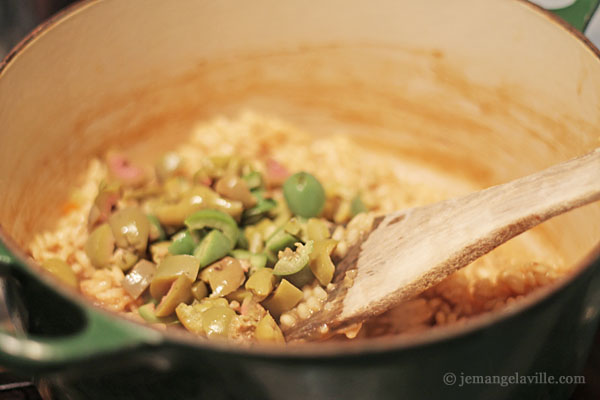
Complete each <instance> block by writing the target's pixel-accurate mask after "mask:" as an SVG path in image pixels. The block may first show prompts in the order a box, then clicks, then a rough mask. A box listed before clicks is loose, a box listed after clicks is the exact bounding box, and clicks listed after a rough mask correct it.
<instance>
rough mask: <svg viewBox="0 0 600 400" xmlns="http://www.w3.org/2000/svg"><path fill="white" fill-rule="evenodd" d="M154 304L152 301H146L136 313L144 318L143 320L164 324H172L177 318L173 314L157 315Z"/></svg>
mask: <svg viewBox="0 0 600 400" xmlns="http://www.w3.org/2000/svg"><path fill="white" fill-rule="evenodd" d="M155 312H156V305H155V304H154V303H152V302H150V303H146V304H144V305H143V306H140V307H139V308H138V314H139V315H140V317H142V318H143V319H144V321H146V322H148V323H149V324H165V325H173V324H176V323H177V322H178V321H177V318H175V317H174V316H169V317H162V318H161V317H157V316H156V314H155Z"/></svg>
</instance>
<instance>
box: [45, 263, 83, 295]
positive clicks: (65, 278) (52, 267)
mask: <svg viewBox="0 0 600 400" xmlns="http://www.w3.org/2000/svg"><path fill="white" fill-rule="evenodd" d="M41 265H42V267H43V268H44V269H45V270H46V271H48V272H50V273H51V274H52V275H54V276H55V277H57V278H58V279H60V280H61V281H62V282H63V283H66V284H67V285H69V286H71V287H73V288H76V287H77V286H78V285H77V276H75V272H73V269H72V268H71V267H70V266H69V264H67V263H66V262H65V261H63V260H61V259H60V258H50V259H48V260H46V261H43V262H42V264H41Z"/></svg>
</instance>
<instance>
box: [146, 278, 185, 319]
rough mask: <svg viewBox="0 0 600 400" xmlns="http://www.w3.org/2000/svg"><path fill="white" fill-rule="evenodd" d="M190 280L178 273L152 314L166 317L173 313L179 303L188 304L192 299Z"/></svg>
mask: <svg viewBox="0 0 600 400" xmlns="http://www.w3.org/2000/svg"><path fill="white" fill-rule="evenodd" d="M192 299H193V296H192V281H191V280H190V279H189V278H188V277H187V276H186V275H179V276H178V277H177V279H176V280H175V282H173V283H172V284H171V288H170V289H169V291H168V292H167V294H165V295H164V296H163V298H162V299H161V301H160V303H159V304H158V305H157V306H156V311H155V312H154V314H155V315H156V316H157V317H166V316H167V315H171V314H173V311H175V308H176V307H177V306H178V305H179V304H181V303H185V304H188V303H190V302H191V301H192Z"/></svg>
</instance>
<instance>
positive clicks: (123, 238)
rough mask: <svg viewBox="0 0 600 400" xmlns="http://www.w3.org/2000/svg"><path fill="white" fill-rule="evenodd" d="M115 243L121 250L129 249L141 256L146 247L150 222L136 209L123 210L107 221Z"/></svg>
mask: <svg viewBox="0 0 600 400" xmlns="http://www.w3.org/2000/svg"><path fill="white" fill-rule="evenodd" d="M108 224H109V225H110V227H111V229H112V232H113V235H114V236H115V242H116V244H117V246H119V247H120V248H122V249H131V250H134V251H135V252H137V253H138V254H143V253H144V252H145V251H146V246H147V245H148V237H149V235H150V221H149V220H148V217H146V214H144V213H143V212H142V210H140V209H139V208H137V207H129V208H124V209H122V210H119V211H117V212H116V213H114V214H113V215H111V216H110V218H109V219H108Z"/></svg>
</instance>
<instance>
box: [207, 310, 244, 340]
mask: <svg viewBox="0 0 600 400" xmlns="http://www.w3.org/2000/svg"><path fill="white" fill-rule="evenodd" d="M235 316H236V313H235V311H233V310H232V309H231V308H229V307H227V306H213V307H210V308H209V309H208V310H206V311H204V312H203V313H202V328H203V329H204V333H205V334H206V336H207V337H208V338H209V339H213V338H227V334H228V333H229V325H230V324H231V321H232V319H233V318H234V317H235Z"/></svg>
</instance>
